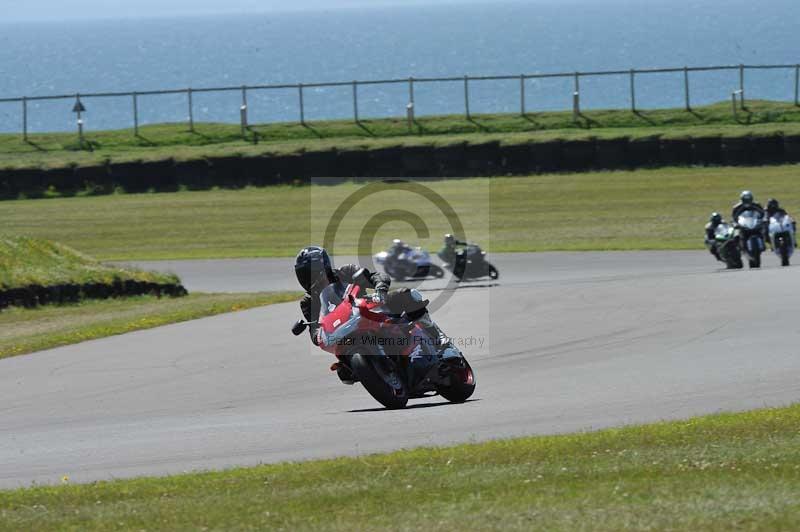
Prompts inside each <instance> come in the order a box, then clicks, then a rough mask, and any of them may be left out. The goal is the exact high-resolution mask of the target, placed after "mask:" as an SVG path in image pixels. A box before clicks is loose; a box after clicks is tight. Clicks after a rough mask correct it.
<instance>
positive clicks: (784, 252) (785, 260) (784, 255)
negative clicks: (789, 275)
mask: <svg viewBox="0 0 800 532" xmlns="http://www.w3.org/2000/svg"><path fill="white" fill-rule="evenodd" d="M781 266H789V250H788V249H787V248H786V246H784V247H782V248H781Z"/></svg>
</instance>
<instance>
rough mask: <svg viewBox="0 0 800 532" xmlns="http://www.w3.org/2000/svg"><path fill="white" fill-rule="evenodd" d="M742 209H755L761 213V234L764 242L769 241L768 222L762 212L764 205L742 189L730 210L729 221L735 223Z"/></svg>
mask: <svg viewBox="0 0 800 532" xmlns="http://www.w3.org/2000/svg"><path fill="white" fill-rule="evenodd" d="M744 211H756V212H758V213H760V214H761V219H762V220H763V224H762V226H761V234H762V237H763V238H764V242H768V241H769V235H768V233H769V231H768V224H769V219H768V218H767V216H766V213H765V212H764V207H762V206H761V204H760V203H756V202H755V201H754V200H753V193H752V192H750V191H749V190H743V191H742V193H741V195H740V196H739V203H737V204H736V205H734V206H733V210H732V211H731V221H732V222H733V223H734V224H735V223H736V221H737V220H738V219H739V215H740V214H742V213H743V212H744Z"/></svg>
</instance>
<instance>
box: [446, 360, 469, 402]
mask: <svg viewBox="0 0 800 532" xmlns="http://www.w3.org/2000/svg"><path fill="white" fill-rule="evenodd" d="M464 366H465V367H464V368H463V369H462V368H455V369H453V370H452V371H453V373H452V374H451V376H450V386H439V387H438V388H437V391H438V392H439V395H441V396H442V397H444V398H445V399H447V400H448V401H450V402H451V403H463V402H465V401H466V400H467V399H469V398H470V397H471V396H472V394H473V393H474V392H475V374H474V373H473V372H472V368H471V367H470V365H469V362H467V361H466V360H464ZM457 377H458V378H457Z"/></svg>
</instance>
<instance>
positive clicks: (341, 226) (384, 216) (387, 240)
mask: <svg viewBox="0 0 800 532" xmlns="http://www.w3.org/2000/svg"><path fill="white" fill-rule="evenodd" d="M351 188H352V186H348V188H347V189H346V194H344V195H342V194H338V195H336V194H334V193H333V191H330V187H324V186H323V187H319V189H321V190H318V191H317V196H316V197H312V209H311V210H312V233H313V234H315V235H319V236H317V239H319V237H320V236H321V240H322V246H323V247H324V248H325V249H327V250H328V253H329V254H330V255H331V257H333V260H334V263H335V264H336V263H339V264H341V260H340V258H337V257H342V256H347V255H351V254H352V252H353V251H355V253H356V262H357V264H358V265H359V266H361V267H366V268H368V269H369V270H370V271H384V267H383V266H382V265H379V264H376V263H375V260H374V254H375V253H377V252H379V251H383V250H386V249H388V248H389V247H390V245H391V242H392V238H401V239H402V240H404V242H405V243H406V244H408V245H409V246H423V247H424V248H425V249H426V250H427V251H429V252H430V255H429V259H430V262H431V263H433V264H435V265H436V267H441V266H442V265H443V264H442V261H440V260H438V259H437V258H436V252H437V251H438V249H439V248H441V247H442V241H443V237H444V235H445V234H447V233H449V234H452V235H454V236H455V237H456V238H458V239H459V240H466V239H468V238H469V237H470V235H468V234H467V227H465V224H464V223H463V222H462V217H461V215H462V214H463V211H464V205H456V206H454V204H452V203H451V202H450V201H448V199H447V198H446V197H445V195H443V194H442V193H440V192H437V191H436V190H434V189H433V188H432V187H430V186H427V185H425V184H423V183H421V182H418V181H407V180H403V179H391V180H383V181H375V182H371V183H368V184H365V185H358V186H356V188H355V190H350V189H351ZM325 189H328V190H325ZM486 199H487V201H486V202H485V203H486V206H487V208H488V192H487V194H486ZM473 201H474V200H473ZM475 203H481V202H475ZM459 206H460V207H461V211H462V212H459V209H458V208H456V207H459ZM476 210H480V209H476ZM486 219H487V222H488V216H487V217H486ZM314 224H317V225H318V226H317V228H316V229H317V230H318V231H321V234H320V232H318V231H315V228H314V227H313V225H314ZM319 224H322V225H319ZM486 233H487V234H488V231H487V232H486ZM339 250H342V253H340V252H339ZM422 260H423V261H424V259H422ZM457 282H458V281H457V279H456V277H455V276H454V275H453V274H452V271H447V270H445V272H444V276H443V277H442V278H441V279H433V278H431V276H426V277H411V278H406V279H404V280H403V281H402V284H401V285H400V286H404V287H408V288H419V289H420V290H421V291H425V292H427V293H426V298H427V299H429V300H430V304H429V306H428V309H429V310H430V311H431V312H434V311H436V310H437V309H440V308H442V307H443V306H444V305H445V304H446V303H447V301H448V300H449V299H450V297H452V295H453V293H454V292H455V287H456V286H457ZM397 287H398V281H397V279H396V278H395V279H393V282H392V288H397ZM432 289H435V290H436V295H435V296H434V295H433V293H434V292H433V290H432Z"/></svg>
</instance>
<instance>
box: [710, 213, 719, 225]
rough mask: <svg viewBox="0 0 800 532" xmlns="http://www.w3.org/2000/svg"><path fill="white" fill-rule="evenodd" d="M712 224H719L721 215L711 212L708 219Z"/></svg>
mask: <svg viewBox="0 0 800 532" xmlns="http://www.w3.org/2000/svg"><path fill="white" fill-rule="evenodd" d="M708 221H709V222H711V223H712V224H713V225H719V224H721V223H722V215H721V214H720V213H718V212H712V213H711V217H709V219H708Z"/></svg>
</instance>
